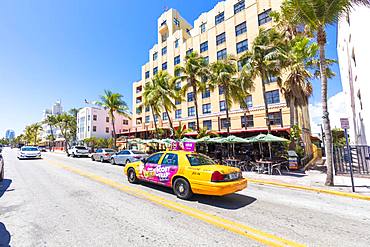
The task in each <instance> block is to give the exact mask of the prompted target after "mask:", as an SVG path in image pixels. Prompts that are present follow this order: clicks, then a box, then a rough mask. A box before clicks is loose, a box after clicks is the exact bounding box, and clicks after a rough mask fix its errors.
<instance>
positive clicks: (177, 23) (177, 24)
mask: <svg viewBox="0 0 370 247" xmlns="http://www.w3.org/2000/svg"><path fill="white" fill-rule="evenodd" d="M173 23H175V25H176V26H178V27H180V21H179V20H178V19H177V18H173Z"/></svg>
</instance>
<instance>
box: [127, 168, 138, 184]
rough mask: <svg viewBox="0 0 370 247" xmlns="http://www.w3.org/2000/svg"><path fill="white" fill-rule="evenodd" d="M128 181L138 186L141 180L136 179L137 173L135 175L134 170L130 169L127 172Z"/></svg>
mask: <svg viewBox="0 0 370 247" xmlns="http://www.w3.org/2000/svg"><path fill="white" fill-rule="evenodd" d="M127 179H128V181H129V182H130V183H132V184H137V183H138V182H139V180H138V179H137V177H136V173H135V170H134V168H130V169H128V171H127Z"/></svg>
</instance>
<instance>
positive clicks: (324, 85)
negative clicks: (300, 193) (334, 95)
mask: <svg viewBox="0 0 370 247" xmlns="http://www.w3.org/2000/svg"><path fill="white" fill-rule="evenodd" d="M317 43H318V44H319V48H320V75H321V101H322V114H323V116H322V119H323V125H324V132H325V147H326V168H327V176H326V181H325V185H327V186H333V185H334V175H333V140H332V134H331V128H330V119H329V112H328V79H327V76H326V58H325V44H326V33H325V30H324V27H323V26H320V27H319V28H318V32H317Z"/></svg>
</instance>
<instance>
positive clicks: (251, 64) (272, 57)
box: [240, 28, 284, 133]
mask: <svg viewBox="0 0 370 247" xmlns="http://www.w3.org/2000/svg"><path fill="white" fill-rule="evenodd" d="M282 41H283V38H282V35H281V33H279V32H278V31H276V30H275V29H274V28H272V29H269V30H260V32H259V34H258V36H257V37H256V38H255V40H254V42H253V45H252V48H251V49H250V50H248V51H247V52H246V53H244V54H243V55H242V57H241V59H240V61H241V62H242V64H243V70H244V69H245V70H246V71H248V74H249V75H250V78H251V79H253V80H254V79H256V78H257V77H259V78H261V79H262V80H261V82H262V93H263V100H264V105H265V118H266V125H267V130H268V133H270V132H271V124H270V120H269V111H268V103H267V99H266V87H265V83H266V82H269V81H271V77H276V78H277V80H280V74H281V68H282V67H283V61H284V59H283V49H284V45H283V42H282Z"/></svg>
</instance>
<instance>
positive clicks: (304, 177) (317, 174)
mask: <svg viewBox="0 0 370 247" xmlns="http://www.w3.org/2000/svg"><path fill="white" fill-rule="evenodd" d="M243 176H244V177H245V178H249V179H251V180H252V181H251V182H255V183H258V182H259V181H255V180H261V181H266V182H273V183H281V184H289V185H298V186H304V187H309V188H317V189H323V190H331V191H338V192H346V193H352V187H351V178H350V177H346V176H335V177H334V186H333V187H330V186H325V185H324V184H325V179H326V174H325V173H322V172H321V171H317V170H309V171H306V172H305V173H300V172H290V173H285V174H283V175H267V174H258V173H256V172H243ZM253 180H254V181H253ZM354 183H355V190H356V192H355V193H354V194H358V195H363V196H370V178H357V177H355V178H354ZM284 187H285V186H284Z"/></svg>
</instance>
